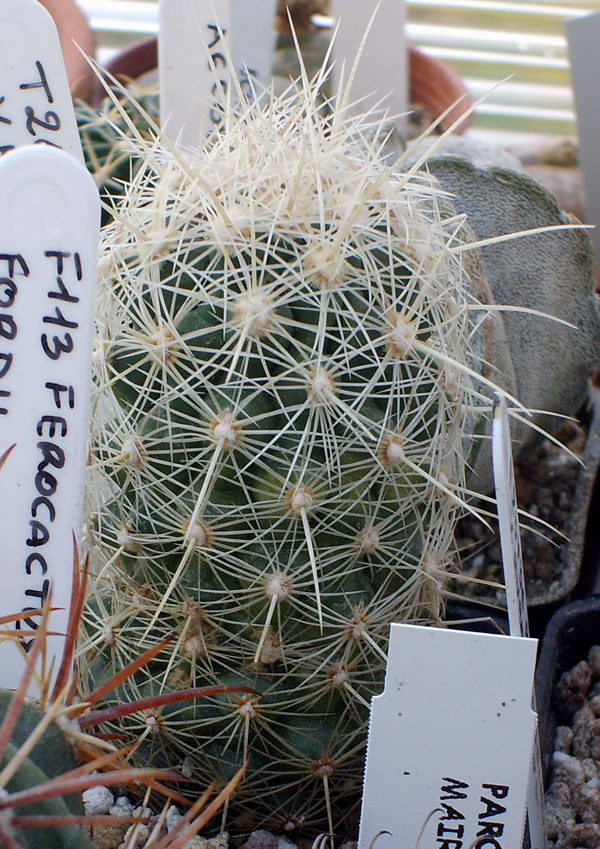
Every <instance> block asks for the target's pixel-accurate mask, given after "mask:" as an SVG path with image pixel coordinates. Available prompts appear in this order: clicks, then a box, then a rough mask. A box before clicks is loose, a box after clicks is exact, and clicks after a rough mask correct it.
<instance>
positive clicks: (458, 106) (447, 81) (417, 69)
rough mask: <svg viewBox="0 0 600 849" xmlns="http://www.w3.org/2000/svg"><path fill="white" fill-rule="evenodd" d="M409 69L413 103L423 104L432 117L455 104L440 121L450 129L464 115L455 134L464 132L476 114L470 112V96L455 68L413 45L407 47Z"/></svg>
mask: <svg viewBox="0 0 600 849" xmlns="http://www.w3.org/2000/svg"><path fill="white" fill-rule="evenodd" d="M408 72H409V84H410V102H411V104H416V105H418V106H421V107H423V108H424V109H425V110H426V112H427V113H428V116H429V117H430V118H431V120H435V119H436V118H438V117H439V116H440V115H441V114H442V113H443V112H444V111H445V110H446V109H448V107H449V106H452V104H455V106H454V107H453V108H452V109H451V111H450V112H449V113H448V114H447V115H446V116H445V118H443V119H442V121H441V122H440V129H441V130H447V129H448V128H449V127H451V126H452V124H453V123H454V121H456V120H457V119H458V118H460V117H461V115H464V116H465V117H464V119H463V121H462V122H461V123H460V124H459V125H458V126H457V127H456V128H455V130H454V132H455V133H464V131H465V130H466V129H467V127H468V126H469V124H470V123H471V121H472V117H473V115H472V113H469V114H467V113H468V112H469V109H470V106H471V97H470V95H469V93H468V90H467V88H466V86H465V84H464V82H463V80H462V78H461V77H460V76H459V75H458V74H457V73H456V71H455V70H454V69H453V68H451V67H450V66H449V65H447V64H446V63H445V62H442V61H441V60H440V59H436V58H435V56H429V55H428V54H427V53H423V51H422V50H419V49H418V48H417V47H415V46H414V45H412V44H411V45H409V47H408Z"/></svg>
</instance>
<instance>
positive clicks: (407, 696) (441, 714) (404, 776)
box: [359, 625, 537, 849]
mask: <svg viewBox="0 0 600 849" xmlns="http://www.w3.org/2000/svg"><path fill="white" fill-rule="evenodd" d="M536 644H537V642H536V640H532V639H528V638H525V637H505V636H501V635H490V634H478V633H475V632H467V631H455V630H450V629H444V628H429V627H423V626H418V625H392V626H391V635H390V648H389V655H388V666H387V672H386V678H385V689H384V692H383V693H382V694H381V695H380V696H375V698H374V699H373V705H372V713H371V727H370V732H369V747H368V754H367V763H366V772H365V786H364V797H363V808H362V817H361V826H360V837H359V849H369V847H370V846H371V845H373V844H374V849H416V847H425V846H427V847H435V849H517V847H520V846H521V845H522V840H523V829H524V823H525V808H526V798H527V787H528V780H529V765H530V759H531V752H532V746H533V740H534V733H535V728H536V716H535V713H534V712H533V710H532V708H531V700H532V693H533V678H534V671H535V657H536Z"/></svg>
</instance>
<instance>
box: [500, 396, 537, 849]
mask: <svg viewBox="0 0 600 849" xmlns="http://www.w3.org/2000/svg"><path fill="white" fill-rule="evenodd" d="M492 460H493V466H494V483H495V487H496V503H497V509H498V526H499V530H500V547H501V550H502V563H503V569H504V583H505V586H506V602H507V608H508V622H509V627H510V633H511V635H513V636H517V637H528V636H529V622H528V619H527V601H526V595H525V575H524V572H523V555H522V551H521V535H520V529H519V512H518V508H517V493H516V491H515V473H514V467H513V459H512V450H511V443H510V425H509V422H508V412H507V409H506V401H505V400H504V398H503V397H501V396H500V395H496V397H495V399H494V413H493V421H492ZM532 705H533V708H534V710H535V699H534V701H533V702H532ZM527 814H528V828H529V836H530V839H531V845H532V846H535V847H543V846H545V841H546V837H545V827H544V781H543V777H542V762H541V756H540V742H539V736H538V734H537V730H536V735H535V743H534V748H533V758H532V766H531V778H530V787H529V797H528V803H527Z"/></svg>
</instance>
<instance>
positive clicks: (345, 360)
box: [87, 91, 478, 788]
mask: <svg viewBox="0 0 600 849" xmlns="http://www.w3.org/2000/svg"><path fill="white" fill-rule="evenodd" d="M314 97H315V93H314V92H313V91H307V92H304V93H301V94H299V95H297V96H294V97H291V98H290V97H288V98H287V99H282V100H280V101H277V100H276V101H272V102H271V103H269V104H267V105H265V106H264V107H263V108H262V109H260V108H258V107H256V106H253V107H252V108H250V109H248V111H247V112H245V113H243V114H238V115H236V114H233V113H231V114H229V115H228V116H227V119H226V121H225V129H224V131H223V133H222V134H220V135H218V136H215V137H214V139H212V141H211V142H210V144H208V145H207V146H206V148H205V149H202V150H201V151H200V152H199V153H197V154H191V153H190V154H187V153H185V152H180V151H177V150H174V149H172V148H171V147H170V146H168V145H165V144H163V143H161V142H158V143H156V144H152V145H147V147H146V150H145V157H146V166H145V168H143V169H142V170H140V171H139V172H138V174H137V176H136V178H135V179H134V181H133V183H132V185H131V186H130V187H129V188H128V190H127V194H126V198H125V202H124V204H123V205H122V206H121V207H120V208H119V209H118V210H117V211H116V213H115V222H114V224H113V225H111V227H109V228H108V230H107V232H106V233H105V250H106V254H105V257H104V259H103V261H102V264H101V267H102V270H103V278H104V279H103V281H102V287H103V289H102V294H101V303H102V312H101V316H100V327H99V332H100V338H99V343H98V351H99V355H98V359H99V363H98V374H99V375H100V385H99V387H98V392H99V397H98V400H97V404H96V414H97V419H96V423H95V427H94V443H93V449H92V450H93V471H94V476H95V482H94V484H93V485H92V488H91V492H92V495H93V493H94V492H96V493H100V494H101V498H100V497H99V498H98V499H97V503H96V504H95V505H94V507H93V514H94V515H93V522H94V528H93V530H91V534H92V535H93V536H94V538H95V539H96V540H97V556H98V557H99V558H100V567H99V568H101V569H102V574H103V579H102V581H99V582H98V584H97V587H96V594H97V601H96V604H98V605H99V606H100V610H99V612H98V613H97V614H95V613H93V612H92V609H90V611H89V613H88V617H89V622H90V636H89V647H90V648H89V651H88V652H87V654H88V658H90V657H93V651H94V650H105V651H106V644H107V643H109V646H110V649H109V653H110V652H113V654H114V655H115V657H117V658H118V662H121V663H123V662H125V661H126V660H127V659H128V657H129V656H133V655H134V654H135V653H137V652H138V651H139V650H140V647H141V646H145V645H147V644H150V643H153V642H155V641H156V639H157V635H158V633H160V634H162V633H163V632H164V631H168V630H172V629H174V630H175V631H176V632H177V636H176V639H175V641H174V643H173V644H172V646H171V647H170V649H169V651H168V653H165V654H164V656H162V660H161V658H159V659H158V661H157V662H155V664H154V666H153V668H152V669H153V671H152V672H148V673H146V676H147V677H146V679H140V681H139V683H138V684H137V685H136V686H138V687H139V690H140V692H145V691H146V690H149V691H150V690H153V689H154V690H155V689H158V688H160V687H166V686H167V685H169V684H172V682H173V681H177V682H178V683H180V684H181V683H186V684H192V683H195V682H197V681H198V680H199V679H200V680H202V681H203V682H206V683H208V682H209V681H211V680H214V681H217V680H222V679H223V677H224V676H225V677H226V676H227V675H233V676H234V677H235V676H237V677H238V678H242V677H245V678H246V679H248V678H249V677H252V676H258V678H259V679H260V681H261V687H260V689H261V690H263V692H264V697H263V699H262V700H260V699H259V700H254V699H249V698H245V699H243V700H242V701H240V703H239V705H238V706H237V708H235V709H232V708H231V703H229V707H227V706H224V705H217V706H216V707H215V711H214V715H209V713H207V712H206V710H205V709H203V711H202V712H199V713H198V714H197V715H196V716H195V718H192V717H191V715H190V710H189V708H186V709H185V710H184V709H181V716H180V717H179V718H178V714H177V712H174V713H172V714H169V718H165V717H164V716H163V717H162V719H161V722H162V725H161V724H160V723H159V726H158V729H159V730H160V728H163V730H165V729H166V730H165V735H164V740H165V741H166V740H171V741H173V740H175V741H176V744H177V745H178V746H179V748H180V751H181V752H182V756H183V754H185V755H187V756H188V757H190V758H192V759H197V760H198V762H199V761H201V760H203V759H204V760H206V758H209V759H210V758H212V759H214V761H215V764H217V763H218V760H219V757H220V756H221V755H219V753H222V750H223V748H224V747H225V748H226V749H227V748H228V749H230V750H231V751H232V752H238V753H239V754H240V756H241V754H242V753H243V750H247V749H248V748H250V750H251V751H253V752H255V753H258V758H259V761H260V759H261V758H264V759H265V760H268V759H269V758H272V756H273V752H279V753H281V752H283V753H284V756H285V752H287V753H288V755H287V756H288V758H289V759H290V760H289V766H288V768H287V769H288V772H287V773H286V774H287V776H288V777H287V778H286V782H287V783H289V785H290V786H292V785H293V784H294V782H297V783H298V784H302V783H305V784H306V782H310V781H311V780H312V781H314V778H315V777H317V778H322V779H323V780H325V781H326V782H328V787H329V788H331V781H332V780H333V777H334V776H335V770H336V769H337V770H338V774H339V775H342V776H343V775H346V773H345V770H346V768H348V769H349V772H348V773H347V775H346V777H347V778H348V777H349V776H351V775H354V773H353V772H352V768H350V765H351V764H352V763H354V761H352V753H353V752H355V750H356V747H359V748H360V745H361V738H360V735H361V734H362V730H361V727H362V722H363V721H364V717H365V709H366V706H368V700H369V698H370V696H371V695H373V694H374V693H375V692H377V691H378V690H379V689H380V684H381V679H382V670H383V668H384V663H385V650H384V649H385V643H386V638H387V634H388V629H389V624H390V622H391V621H398V620H405V621H436V620H437V618H438V616H439V612H440V606H441V599H442V590H443V586H442V585H443V577H444V573H445V569H446V566H447V563H448V559H449V552H450V550H451V545H452V535H453V529H454V525H455V522H456V519H457V517H458V515H459V514H460V512H461V510H462V509H463V506H464V505H463V492H464V477H465V468H466V462H467V461H466V458H465V457H464V455H463V449H464V444H465V436H469V435H470V434H471V431H472V427H473V419H474V409H475V407H476V402H477V399H478V395H477V390H476V388H475V387H474V385H473V379H472V372H471V366H472V362H473V359H472V358H473V356H474V351H473V348H474V345H475V334H474V333H473V322H472V321H471V318H470V311H469V305H470V303H471V296H470V294H469V281H468V280H467V279H465V274H464V271H463V267H462V264H461V261H460V255H459V254H458V253H457V252H455V251H454V250H453V248H454V246H455V245H456V244H457V243H458V241H459V237H458V236H457V233H458V231H459V229H460V223H461V222H460V220H459V219H458V218H457V219H448V218H446V219H444V217H443V215H442V214H441V213H440V209H439V204H438V196H437V194H436V190H435V189H434V188H433V186H432V184H431V183H430V182H429V181H428V180H427V179H426V178H425V177H423V175H416V174H412V173H411V174H403V173H402V172H400V171H397V170H396V171H393V170H392V169H391V168H389V167H388V166H386V165H384V164H383V162H382V160H381V157H380V155H379V150H378V144H379V142H378V140H377V135H376V134H375V136H373V133H372V132H371V130H372V128H371V127H367V125H366V123H365V124H364V126H363V127H361V123H360V121H359V120H358V119H350V118H347V119H345V118H344V116H343V115H340V114H337V115H335V116H334V118H333V119H332V118H331V117H329V118H328V117H327V116H324V115H321V114H320V113H319V111H318V109H317V107H316V106H315V103H314ZM367 129H368V130H369V133H368V135H369V136H370V138H371V141H370V142H367V141H366V135H367V133H366V130H367ZM363 130H364V132H363ZM373 138H375V141H373V140H372V139H373ZM111 389H114V391H115V395H116V396H117V398H118V399H119V403H115V402H113V401H110V403H107V401H106V398H110V397H112V396H111ZM103 582H104V583H103ZM107 621H108V623H109V625H110V629H111V630H110V641H109V640H108V639H107V638H106V633H107V632H106V627H107V626H106V622H107ZM103 641H104V645H103ZM90 662H91V661H90ZM335 699H337V700H338V702H339V704H340V705H342V706H344V705H345V707H343V708H342V709H341V713H339V711H338V716H337V717H334V718H333V721H332V725H331V736H330V740H329V742H328V743H327V745H326V746H325V748H326V749H327V751H328V752H329V755H328V757H329V761H327V759H326V758H325V760H323V758H324V757H325V755H323V756H322V757H317V756H316V755H315V754H314V752H312V751H311V745H308V751H307V752H302V751H295V752H294V749H295V748H301V746H299V744H298V740H300V738H302V737H303V732H302V728H303V727H305V726H304V725H303V722H304V720H302V719H301V717H302V716H303V715H304V714H308V715H310V711H311V709H312V710H314V711H316V713H317V714H318V715H320V716H322V715H325V714H327V712H328V705H329V706H331V705H332V704H333V701H332V700H335ZM336 703H337V702H336ZM264 705H267V706H264ZM263 706H264V707H263ZM311 706H312V708H311ZM282 712H283V713H282ZM283 714H285V715H286V716H287V717H288V719H287V720H286V722H287V723H288V725H287V729H288V730H286V729H285V728H284V726H283V725H282V716H283ZM293 716H297V717H299V719H298V723H299V728H298V729H297V730H296V731H294V732H293V733H292V731H290V730H289V727H290V726H291V728H294V727H295V726H294V720H293V719H291V720H290V717H293ZM215 717H220V720H219V722H217V721H216V719H215ZM328 721H329V720H328ZM140 722H142V725H143V721H142V720H140ZM137 731H138V733H142V734H143V736H145V737H147V736H149V735H152V734H154V735H155V736H156V733H157V731H156V728H154V727H153V729H151V728H150V726H149V725H147V724H146V725H145V726H144V727H143V728H142V727H141V726H140V728H138V729H137ZM312 733H313V732H312V731H311V733H310V734H308V732H307V735H305V736H307V739H309V738H311V734H312ZM357 735H358V736H357ZM235 741H237V742H235ZM313 743H314V741H313ZM203 747H204V748H203ZM240 747H241V750H242V751H239V749H240ZM313 748H314V745H313ZM202 752H204V754H202ZM326 768H327V769H326ZM323 770H325V771H326V773H327V774H326V775H325V774H324V773H323ZM329 770H332V772H331V773H330V771H329ZM259 772H260V770H259ZM271 779H272V776H271V773H270V771H269V768H268V766H267V765H265V766H264V767H263V768H262V772H261V778H260V779H259V780H260V781H264V782H265V786H267V785H268V782H269V781H270V780H271ZM338 786H339V785H338Z"/></svg>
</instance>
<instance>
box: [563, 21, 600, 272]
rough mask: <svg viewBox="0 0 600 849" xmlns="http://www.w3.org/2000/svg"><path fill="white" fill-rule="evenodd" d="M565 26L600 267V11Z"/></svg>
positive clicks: (581, 159) (588, 207)
mask: <svg viewBox="0 0 600 849" xmlns="http://www.w3.org/2000/svg"><path fill="white" fill-rule="evenodd" d="M565 28H566V34H567V41H568V45H569V57H570V62H571V84H572V86H573V91H574V94H575V108H576V111H577V130H578V141H579V162H580V165H581V170H582V172H583V185H584V187H585V203H586V221H587V223H589V224H593V225H595V226H594V229H593V230H591V231H590V238H591V240H592V244H593V245H594V251H595V254H596V262H597V264H598V267H599V268H600V158H599V155H598V134H599V133H600V103H599V102H598V87H599V86H600V65H599V64H598V44H599V42H600V12H594V13H593V14H591V15H584V16H583V17H579V18H572V19H571V20H568V21H566V23H565Z"/></svg>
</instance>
